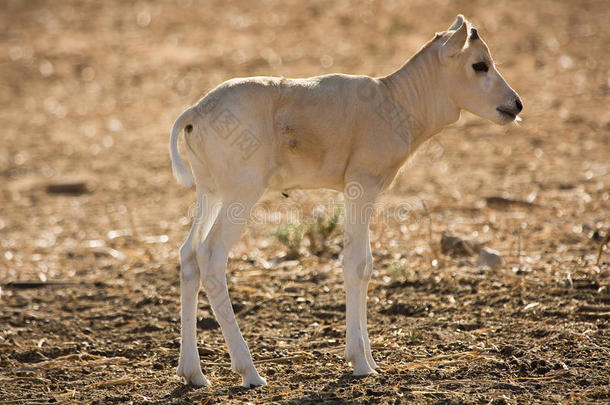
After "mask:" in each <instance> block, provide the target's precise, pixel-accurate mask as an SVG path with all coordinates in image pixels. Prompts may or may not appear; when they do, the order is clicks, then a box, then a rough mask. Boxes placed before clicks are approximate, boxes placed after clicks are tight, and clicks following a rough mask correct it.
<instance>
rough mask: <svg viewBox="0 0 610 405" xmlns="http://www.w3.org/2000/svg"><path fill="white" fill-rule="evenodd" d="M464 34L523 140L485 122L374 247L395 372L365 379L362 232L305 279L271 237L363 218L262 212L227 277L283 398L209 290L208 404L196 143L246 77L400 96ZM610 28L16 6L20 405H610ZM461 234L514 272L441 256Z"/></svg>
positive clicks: (0, 223)
mask: <svg viewBox="0 0 610 405" xmlns="http://www.w3.org/2000/svg"><path fill="white" fill-rule="evenodd" d="M458 12H462V13H464V14H465V15H466V16H467V17H468V18H469V19H470V20H471V21H472V22H473V23H474V24H475V25H476V26H477V27H478V28H479V32H480V35H481V37H482V38H483V39H485V40H486V41H487V43H488V44H489V46H490V48H491V50H492V53H493V55H494V57H495V59H496V61H497V62H498V63H499V65H500V70H501V72H502V73H503V74H504V76H505V78H506V79H507V81H508V82H509V83H510V84H511V85H512V86H513V87H514V88H515V89H516V90H517V91H518V92H519V93H520V95H521V97H522V99H523V103H524V105H525V109H524V113H523V122H522V123H521V125H520V126H516V125H510V126H506V127H498V126H495V125H493V124H491V123H490V122H487V121H485V120H483V119H481V118H477V117H474V116H472V115H470V114H466V113H464V114H463V116H462V118H461V119H460V121H458V122H457V123H456V124H454V125H453V126H451V127H450V128H448V129H446V130H445V131H444V132H443V133H442V134H441V135H440V136H438V137H437V138H436V139H435V140H433V141H432V142H431V143H429V144H427V145H425V146H424V147H423V152H422V153H419V154H418V155H416V156H415V158H414V159H413V160H412V161H411V162H410V163H409V164H408V165H407V167H406V168H405V170H404V171H403V173H402V174H401V177H400V178H399V179H398V181H397V182H396V184H395V186H394V187H393V189H391V190H390V191H388V192H387V193H386V194H385V195H384V196H383V197H382V199H381V201H382V202H383V204H384V207H385V209H386V210H391V208H392V207H395V206H397V205H398V204H400V203H404V202H409V203H410V204H411V207H413V209H412V210H411V211H409V212H408V213H407V215H403V216H400V217H397V216H383V215H381V216H380V217H379V218H377V219H376V221H375V223H374V224H373V225H372V236H371V237H372V246H373V251H374V258H375V274H374V278H373V281H372V283H371V287H370V290H369V325H370V328H369V333H370V335H371V337H372V344H373V347H374V356H375V357H376V359H377V360H378V363H379V365H380V366H381V371H380V373H379V374H378V375H374V376H368V377H366V378H356V377H353V376H352V375H351V373H350V367H349V366H348V365H347V364H346V362H345V361H344V359H343V349H344V343H345V339H344V334H345V326H344V321H345V314H344V310H345V304H344V302H345V301H344V294H343V286H342V276H341V260H342V253H341V245H342V237H341V235H340V233H336V234H334V235H332V236H330V237H329V238H328V239H327V244H328V248H327V252H326V253H325V254H322V255H320V256H318V255H315V254H311V253H309V251H308V249H307V246H303V248H302V250H301V251H300V254H301V255H300V257H299V258H298V259H297V260H287V259H286V257H285V255H286V248H285V247H284V246H283V245H282V244H281V243H279V242H278V240H277V238H275V237H273V236H271V233H272V232H273V231H275V230H276V229H278V227H281V226H282V225H283V222H281V221H280V223H278V221H276V220H275V219H277V217H276V216H274V215H273V214H274V212H276V211H277V210H278V206H280V205H281V204H284V205H286V204H287V205H290V206H291V207H292V209H294V210H295V212H297V213H298V214H299V219H300V221H301V222H302V223H306V222H307V221H310V222H311V220H312V218H313V216H314V211H315V212H320V208H316V207H318V205H321V206H322V207H323V208H324V209H325V210H326V213H328V212H329V210H330V209H332V207H333V206H335V205H338V206H340V203H341V200H340V196H339V195H337V194H336V193H332V192H328V191H303V192H301V191H298V192H295V193H292V194H291V195H289V196H288V197H284V196H282V195H281V194H280V193H270V194H269V195H267V196H266V197H265V198H264V202H265V204H264V209H265V213H267V214H269V215H267V217H266V220H263V221H256V223H252V224H250V225H248V226H247V228H246V230H245V231H244V234H243V236H242V237H241V239H240V241H239V242H238V243H237V244H236V246H235V247H234V249H233V251H232V253H231V258H230V260H229V266H228V277H229V285H230V294H231V297H232V300H233V304H234V308H235V311H236V313H237V318H238V322H239V324H240V326H241V328H242V331H243V333H244V336H245V339H246V341H247V342H248V344H249V346H250V348H251V350H252V353H253V357H254V359H255V361H256V362H257V364H258V369H259V371H260V373H261V375H263V376H265V377H266V378H267V381H268V383H269V385H268V386H266V387H259V388H255V389H245V388H241V387H239V383H240V379H239V377H238V375H237V374H235V373H233V372H231V371H230V369H229V366H228V362H229V357H228V354H227V350H226V346H225V344H224V341H223V339H222V336H221V333H220V330H219V328H218V324H217V323H216V322H215V321H214V319H213V315H212V313H211V309H210V307H209V305H208V303H207V299H206V298H205V294H204V293H203V292H202V293H201V295H200V304H199V313H198V318H199V319H198V338H199V342H200V343H199V351H200V355H201V362H202V367H203V370H204V373H205V374H206V376H207V377H208V378H209V379H210V381H211V382H212V384H213V386H212V388H195V387H189V386H185V385H184V384H183V382H182V381H180V380H179V379H178V377H176V376H175V369H176V365H177V358H178V351H179V343H180V342H179V327H180V325H179V322H180V321H179V304H180V301H179V297H180V291H179V267H178V247H179V246H180V244H181V243H182V241H183V240H184V239H185V237H186V235H187V233H188V229H189V226H190V221H191V219H192V215H193V211H194V210H193V207H194V205H193V204H194V198H195V196H194V192H193V191H192V190H186V189H182V188H180V187H179V186H178V184H177V183H176V182H175V181H174V180H173V178H172V176H171V171H170V165H169V156H168V153H167V142H168V139H169V130H170V127H171V124H172V122H173V120H174V119H175V118H176V117H177V116H178V114H179V113H180V112H181V111H182V109H183V108H184V107H186V106H187V105H189V104H191V103H193V102H195V101H196V100H197V99H199V98H200V97H201V96H202V95H203V94H205V92H206V91H207V90H209V89H211V88H212V87H213V86H215V85H216V84H219V83H220V82H222V81H224V80H226V79H229V78H232V77H237V76H254V75H276V76H286V77H306V76H312V75H317V74H323V73H330V72H344V73H355V74H370V75H384V74H387V73H390V72H391V71H393V70H395V69H396V68H398V67H399V66H400V65H401V64H402V63H403V62H404V61H405V60H406V59H407V58H408V57H409V56H410V55H412V54H413V53H414V52H415V51H417V49H418V48H419V47H420V46H421V45H422V44H423V43H425V42H426V41H427V40H429V39H431V38H432V37H433V36H434V33H435V32H436V31H442V30H444V29H446V27H448V26H449V25H450V24H451V22H452V21H453V19H454V18H455V15H456V14H457V13H458ZM608 21H610V4H609V3H608V2H607V1H601V0H600V1H582V0H578V1H564V2H559V1H552V0H541V1H536V2H530V1H524V0H511V1H493V2H492V1H482V0H479V1H477V0H475V1H465V0H458V1H452V2H449V1H443V0H425V1H424V0H416V1H387V2H385V1H384V2H382V1H362V2H347V1H340V2H324V1H317V0H316V1H310V2H301V1H297V0H289V1H279V0H266V1H263V2H260V3H256V4H255V3H254V2H248V1H235V2H230V3H228V4H226V3H225V2H224V1H220V0H214V1H209V2H203V1H191V0H177V1H167V2H147V1H137V2H132V1H117V0H114V1H104V2H102V1H91V2H84V1H61V2H55V1H34V0H33V1H27V2H24V1H19V0H13V1H7V0H2V1H0V36H1V42H0V77H1V79H0V103H1V104H0V105H1V108H0V124H1V125H2V135H1V137H0V185H1V187H0V283H1V290H0V402H1V403H3V404H36V403H50V402H56V403H57V402H59V403H87V404H89V403H99V404H102V403H104V404H107V403H173V404H183V403H184V404H186V403H203V404H212V403H222V404H225V403H277V404H282V403H319V402H326V403H342V402H349V403H439V404H450V403H451V404H453V403H481V404H487V403H493V404H504V403H510V404H517V403H520V404H530V403H540V402H542V403H596V402H597V403H607V402H608V401H610V331H609V329H608V323H609V319H610V291H609V287H610V278H609V274H610V253H609V252H608V250H609V249H610V248H609V247H608V246H607V247H606V248H605V249H602V251H601V258H599V262H598V257H599V252H600V246H601V245H602V244H603V238H604V236H605V235H607V234H608V230H609V229H610V218H609V215H608V214H609V213H610V197H609V193H610V109H609V106H610V66H609V62H610V53H609V52H608V44H609V43H610V26H609V25H608ZM66 181H76V182H77V184H76V185H75V186H74V187H75V188H76V189H73V190H66V189H60V190H57V189H53V188H48V187H49V185H56V186H57V184H61V183H62V182H66ZM79 181H81V182H85V186H86V188H87V190H79V189H78V188H79V187H80V185H79V184H78V182H79ZM58 191H59V192H58ZM83 191H85V192H83ZM316 210H317V211H316ZM382 214H383V213H382ZM274 218H275V219H274ZM444 232H450V233H453V234H457V235H460V236H461V237H463V238H467V239H470V240H473V241H477V242H480V243H484V244H485V245H486V246H488V247H490V248H492V249H495V250H497V251H498V252H499V253H500V255H501V256H502V257H503V259H504V263H503V264H502V265H500V266H499V267H497V268H495V269H489V268H481V267H479V266H477V263H476V256H467V255H466V256H464V255H458V254H454V255H451V254H444V253H443V252H442V251H441V249H440V239H441V235H442V234H443V233H444ZM57 281H61V282H64V284H53V283H52V282H57Z"/></svg>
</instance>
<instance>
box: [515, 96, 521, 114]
mask: <svg viewBox="0 0 610 405" xmlns="http://www.w3.org/2000/svg"><path fill="white" fill-rule="evenodd" d="M515 106H517V111H518V112H521V110H523V104H522V103H521V100H519V99H518V98H517V100H515Z"/></svg>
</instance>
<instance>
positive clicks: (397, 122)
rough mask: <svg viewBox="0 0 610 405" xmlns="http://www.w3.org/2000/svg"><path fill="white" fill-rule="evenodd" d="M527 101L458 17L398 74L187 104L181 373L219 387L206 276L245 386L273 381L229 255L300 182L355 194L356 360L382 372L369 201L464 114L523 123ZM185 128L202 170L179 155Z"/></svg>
mask: <svg viewBox="0 0 610 405" xmlns="http://www.w3.org/2000/svg"><path fill="white" fill-rule="evenodd" d="M522 107H523V106H522V104H521V100H520V99H519V97H518V95H517V93H516V92H515V91H514V90H513V89H512V88H510V86H509V85H508V84H507V83H506V81H504V79H503V78H502V76H501V75H500V73H499V72H498V71H497V70H496V67H495V65H494V62H493V60H492V58H491V55H490V53H489V49H488V48H487V45H486V44H485V42H483V40H482V39H481V38H480V37H479V35H478V33H477V31H476V29H473V28H471V27H470V23H469V22H468V21H466V20H465V19H464V17H463V16H462V15H458V17H457V19H456V20H455V22H454V23H453V24H452V25H451V27H449V29H448V30H447V31H445V32H441V33H437V34H436V36H435V37H434V38H433V39H432V40H431V41H430V42H428V43H427V44H426V45H424V47H423V48H421V49H420V50H419V52H417V53H416V54H415V55H414V56H413V57H412V58H411V59H409V60H408V62H407V63H405V65H404V66H402V67H401V68H400V69H398V70H397V71H396V72H394V73H392V74H391V75H389V76H385V77H381V78H373V77H368V76H350V75H344V74H330V75H325V76H318V77H312V78H308V79H286V78H276V77H251V78H245V79H233V80H229V81H227V82H225V83H223V84H221V85H220V86H218V87H216V88H215V89H214V90H212V91H211V92H209V93H208V94H207V95H206V96H205V97H204V98H203V99H201V100H200V101H199V102H198V103H197V104H196V105H194V106H193V107H191V108H189V109H187V110H186V111H185V112H184V113H182V115H180V117H178V119H177V120H176V122H175V124H174V126H173V128H172V133H171V139H170V152H171V159H172V168H173V173H174V175H175V177H176V179H177V180H178V182H179V183H180V184H182V185H183V186H186V187H188V186H190V185H192V182H193V177H194V181H195V185H196V190H197V204H198V205H197V213H196V218H195V220H194V221H193V226H192V228H191V232H190V234H189V236H188V238H187V239H186V241H185V242H184V245H182V247H181V249H180V264H181V267H182V269H181V272H180V288H181V320H182V325H181V338H182V344H181V348H180V360H179V363H178V370H177V373H178V375H179V376H182V377H184V379H185V380H186V382H187V383H189V384H194V385H209V384H210V383H209V381H208V380H207V378H206V377H205V376H204V375H203V373H202V371H201V366H200V363H199V354H198V352H197V343H196V342H197V331H196V329H197V328H196V315H197V295H198V291H199V287H200V283H201V284H202V285H203V288H204V289H205V291H206V293H207V295H208V299H209V302H210V305H211V307H212V309H213V311H214V314H215V315H216V318H217V320H218V322H219V324H220V327H221V329H222V333H223V335H224V338H225V340H226V342H227V346H228V349H229V353H230V355H231V366H232V368H233V370H235V371H236V372H237V373H239V374H240V375H241V377H242V384H243V386H246V387H251V386H258V385H265V384H266V381H265V379H264V378H262V377H261V376H260V375H259V374H258V372H257V370H256V368H255V367H254V363H253V362H252V356H251V355H250V351H249V349H248V345H247V344H246V342H245V341H244V339H243V336H242V334H241V332H240V330H239V327H238V325H237V321H236V320H235V314H234V313H233V309H232V306H231V302H230V300H229V294H228V290H227V282H226V276H225V270H226V266H227V255H228V253H229V249H230V248H231V246H232V245H233V244H234V243H235V242H236V240H237V239H238V237H239V235H240V233H241V231H242V229H243V227H244V225H245V224H246V221H247V219H248V217H249V213H250V210H251V208H252V206H253V205H254V204H255V203H256V202H257V201H258V199H259V198H260V197H261V195H262V194H263V193H264V192H265V191H266V190H280V191H281V190H289V189H295V188H298V189H313V188H328V189H333V190H338V191H343V192H344V193H345V197H346V202H345V209H346V215H345V218H346V219H345V235H346V238H345V244H344V245H345V255H344V257H345V259H344V262H343V265H344V270H343V272H344V280H345V291H346V312H347V313H346V324H347V325H346V347H345V358H346V359H347V360H348V361H349V362H350V363H351V364H352V366H353V369H354V374H356V375H362V374H369V373H374V372H375V368H376V367H377V365H376V364H375V360H373V356H372V354H371V347H370V343H369V337H368V333H367V326H366V312H367V309H366V300H367V286H368V283H369V280H370V277H371V273H372V268H373V267H372V266H373V258H372V255H371V246H370V243H369V218H370V214H371V211H372V210H371V209H367V207H370V205H371V204H372V203H373V202H374V201H375V199H376V197H377V196H378V194H379V193H380V192H381V191H383V190H385V189H386V188H388V187H389V185H390V184H391V183H392V181H393V179H394V177H395V176H396V174H397V172H398V170H399V169H400V168H401V166H402V165H403V164H404V163H405V161H406V160H407V159H408V158H409V156H410V155H412V154H413V152H414V151H415V150H416V149H417V147H418V146H419V145H420V144H421V143H422V142H424V141H425V140H427V139H429V138H430V137H431V136H433V135H434V134H436V133H438V132H439V131H441V130H442V129H443V128H444V127H445V126H447V125H448V124H451V123H453V122H455V121H456V120H457V119H458V118H459V116H460V111H461V110H467V111H470V112H472V113H474V114H476V115H479V116H481V117H484V118H487V119H489V120H491V121H493V122H495V123H497V124H506V123H509V122H513V121H515V120H518V114H519V113H520V112H521V109H522ZM183 129H184V130H185V131H184V133H185V144H186V146H187V148H186V150H187V152H186V153H187V156H188V160H189V162H190V165H191V169H192V174H193V177H192V176H191V171H189V170H188V168H187V167H186V166H185V164H184V162H183V161H182V159H181V158H180V155H179V152H178V138H179V135H180V133H181V132H182V130H183Z"/></svg>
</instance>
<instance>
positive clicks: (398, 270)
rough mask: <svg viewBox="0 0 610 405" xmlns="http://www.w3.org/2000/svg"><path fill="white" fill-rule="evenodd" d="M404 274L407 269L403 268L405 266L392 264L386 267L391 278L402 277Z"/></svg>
mask: <svg viewBox="0 0 610 405" xmlns="http://www.w3.org/2000/svg"><path fill="white" fill-rule="evenodd" d="M406 272H407V269H406V268H405V266H403V265H402V264H400V263H398V262H394V263H392V264H390V266H389V267H388V273H389V274H391V275H393V276H402V275H404V274H405V273H406Z"/></svg>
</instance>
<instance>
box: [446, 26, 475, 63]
mask: <svg viewBox="0 0 610 405" xmlns="http://www.w3.org/2000/svg"><path fill="white" fill-rule="evenodd" d="M467 39H468V24H466V22H465V21H463V22H462V24H461V25H460V27H459V28H458V29H457V31H455V32H454V33H453V34H451V36H450V37H449V39H448V40H447V41H446V42H445V43H444V44H443V45H442V46H441V50H440V52H441V59H446V58H449V57H451V56H453V55H455V54H457V53H458V52H460V51H461V50H462V48H464V45H465V44H466V40H467Z"/></svg>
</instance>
